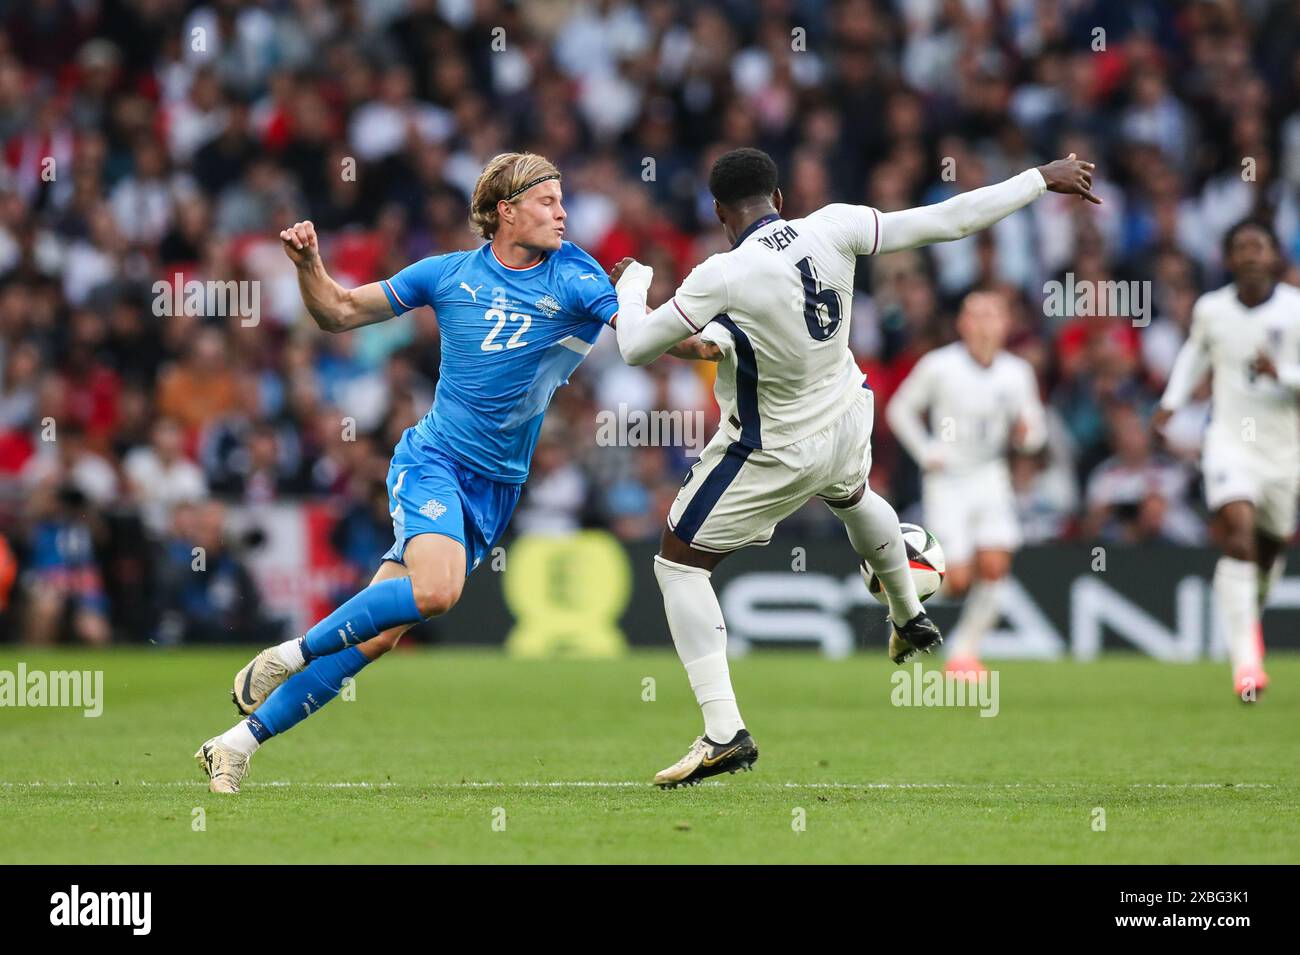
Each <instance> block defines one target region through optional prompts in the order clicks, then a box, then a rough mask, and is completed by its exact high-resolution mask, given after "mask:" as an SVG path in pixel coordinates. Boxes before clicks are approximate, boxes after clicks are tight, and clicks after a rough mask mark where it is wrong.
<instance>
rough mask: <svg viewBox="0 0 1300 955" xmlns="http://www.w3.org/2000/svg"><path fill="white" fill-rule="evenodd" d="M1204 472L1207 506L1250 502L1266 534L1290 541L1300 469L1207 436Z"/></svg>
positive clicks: (1203, 457)
mask: <svg viewBox="0 0 1300 955" xmlns="http://www.w3.org/2000/svg"><path fill="white" fill-rule="evenodd" d="M1201 473H1202V475H1203V476H1204V480H1205V506H1206V507H1208V508H1209V509H1210V510H1211V511H1217V510H1218V509H1219V508H1221V507H1223V506H1224V505H1225V504H1231V503H1232V502H1233V501H1249V502H1250V503H1252V504H1254V505H1255V526H1256V527H1258V528H1259V529H1260V530H1261V531H1263V532H1264V533H1265V534H1268V535H1269V536H1271V537H1277V538H1281V539H1282V540H1288V539H1290V537H1291V535H1292V534H1294V533H1295V522H1296V497H1297V495H1300V469H1297V468H1293V467H1289V466H1282V467H1279V466H1278V464H1277V462H1272V461H1265V460H1261V458H1260V456H1259V455H1258V454H1256V453H1255V452H1253V451H1251V450H1247V449H1244V448H1242V447H1241V446H1239V445H1236V446H1234V445H1232V444H1231V443H1228V442H1224V441H1216V440H1213V439H1212V438H1210V437H1207V438H1206V440H1205V448H1204V450H1203V451H1202V452H1201Z"/></svg>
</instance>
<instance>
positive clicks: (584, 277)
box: [578, 272, 596, 282]
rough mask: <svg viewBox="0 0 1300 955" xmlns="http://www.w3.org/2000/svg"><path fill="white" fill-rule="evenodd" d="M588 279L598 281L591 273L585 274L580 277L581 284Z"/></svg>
mask: <svg viewBox="0 0 1300 955" xmlns="http://www.w3.org/2000/svg"><path fill="white" fill-rule="evenodd" d="M587 279H590V280H591V281H593V282H594V281H596V276H595V275H594V274H593V273H591V272H583V273H582V274H581V275H579V276H578V281H579V282H582V281H585V280H587Z"/></svg>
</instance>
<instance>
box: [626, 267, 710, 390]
mask: <svg viewBox="0 0 1300 955" xmlns="http://www.w3.org/2000/svg"><path fill="white" fill-rule="evenodd" d="M610 279H611V280H612V281H613V282H614V288H615V291H616V292H617V293H618V318H617V319H616V320H615V322H614V331H615V333H616V334H617V335H618V350H619V353H620V354H621V355H622V356H623V360H624V361H625V362H627V363H628V364H629V365H647V364H649V363H650V362H652V361H654V360H655V359H656V358H658V357H659V356H660V355H663V354H665V353H667V354H670V355H675V356H676V357H678V358H694V359H702V360H704V361H718V360H719V359H720V358H721V357H722V351H721V349H719V348H718V346H717V345H714V344H712V343H710V342H702V341H700V340H699V339H697V338H694V330H693V329H691V328H690V327H688V326H687V324H686V322H685V321H684V320H683V319H682V318H681V316H680V315H678V314H677V312H676V310H675V308H674V306H673V303H672V302H668V303H666V304H664V305H660V306H659V307H658V308H657V309H655V310H654V311H653V312H650V311H647V309H646V296H647V295H648V294H649V291H650V282H651V281H652V280H653V279H654V269H652V268H650V267H649V266H647V265H642V264H641V263H640V262H637V261H636V260H635V259H623V260H622V261H621V262H619V263H618V264H617V265H615V266H614V268H613V269H611V270H610Z"/></svg>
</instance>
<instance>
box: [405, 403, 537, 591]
mask: <svg viewBox="0 0 1300 955" xmlns="http://www.w3.org/2000/svg"><path fill="white" fill-rule="evenodd" d="M522 488H523V485H522V484H503V483H502V482H500V481H493V480H492V479H491V478H487V477H484V476H483V475H481V474H477V473H475V472H474V471H471V470H470V469H469V468H467V467H465V466H464V465H463V464H461V463H460V462H459V461H457V460H456V459H455V458H453V457H451V456H450V455H449V454H447V453H446V452H445V451H443V450H442V449H441V448H439V447H437V446H436V445H434V444H432V443H431V442H430V441H429V439H428V438H427V437H425V436H424V435H423V434H421V433H420V432H419V431H418V430H417V429H416V428H407V429H406V432H405V433H404V434H403V435H402V440H401V441H399V442H398V443H397V447H396V448H395V449H394V451H393V462H392V464H391V465H390V466H389V468H388V510H389V514H390V515H391V516H392V518H393V537H394V538H395V540H394V543H393V546H392V547H391V548H389V550H388V553H386V554H384V560H392V561H396V562H397V563H399V564H400V563H403V557H404V555H405V553H406V544H407V542H408V541H409V540H410V539H411V538H412V537H416V536H417V535H420V534H441V535H443V536H444V537H450V538H451V539H452V540H457V541H460V543H461V544H462V545H463V546H464V548H465V575H466V576H467V577H468V576H469V574H470V573H472V572H473V570H474V568H475V567H477V566H478V565H479V563H480V562H481V561H482V560H483V558H484V557H486V556H487V555H488V554H489V553H490V552H491V550H492V547H493V545H495V544H496V542H497V540H498V539H499V538H500V537H501V535H502V534H503V533H504V532H505V529H506V525H507V524H509V523H510V516H511V515H512V514H513V513H514V511H515V505H516V504H517V503H518V502H519V492H520V491H521V490H522Z"/></svg>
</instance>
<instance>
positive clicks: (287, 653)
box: [275, 637, 307, 673]
mask: <svg viewBox="0 0 1300 955" xmlns="http://www.w3.org/2000/svg"><path fill="white" fill-rule="evenodd" d="M275 655H276V656H277V657H279V658H280V662H281V663H283V664H284V665H285V666H287V667H288V668H289V670H290V672H292V673H297V672H298V671H299V670H301V669H302V668H303V667H305V666H306V665H307V661H306V660H304V659H303V658H302V638H301V637H294V638H293V639H292V640H286V641H284V643H281V644H278V645H277V646H276V648H275Z"/></svg>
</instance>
